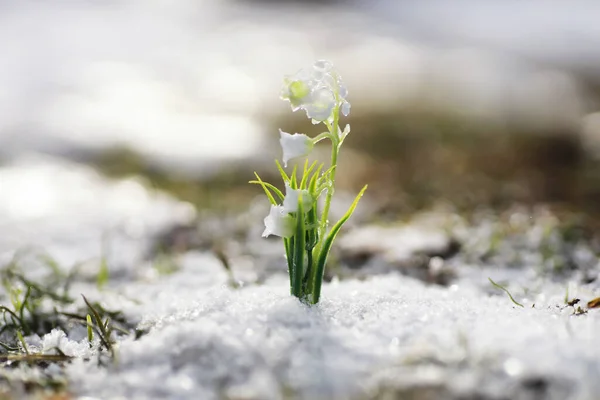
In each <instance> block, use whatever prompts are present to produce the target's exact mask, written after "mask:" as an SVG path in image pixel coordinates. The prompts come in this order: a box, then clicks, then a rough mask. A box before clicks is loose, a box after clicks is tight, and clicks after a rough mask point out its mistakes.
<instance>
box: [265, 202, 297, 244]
mask: <svg viewBox="0 0 600 400" xmlns="http://www.w3.org/2000/svg"><path fill="white" fill-rule="evenodd" d="M294 225H295V221H294V217H292V216H291V215H290V214H288V213H286V212H285V211H284V210H283V206H274V205H272V206H271V210H270V211H269V215H267V216H266V217H265V230H264V232H263V234H262V236H263V237H268V236H269V235H275V236H280V237H284V238H288V237H292V236H294Z"/></svg>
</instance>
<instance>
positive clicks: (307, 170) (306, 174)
mask: <svg viewBox="0 0 600 400" xmlns="http://www.w3.org/2000/svg"><path fill="white" fill-rule="evenodd" d="M315 165H317V162H316V161H313V163H312V164H311V165H310V167H308V160H306V162H305V163H304V173H303V174H302V182H300V189H303V190H304V189H306V183H307V182H308V177H309V176H310V173H311V172H312V170H313V169H315Z"/></svg>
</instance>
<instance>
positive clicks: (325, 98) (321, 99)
mask: <svg viewBox="0 0 600 400" xmlns="http://www.w3.org/2000/svg"><path fill="white" fill-rule="evenodd" d="M334 107H335V95H334V94H333V92H332V91H331V90H329V89H327V88H321V89H317V90H315V91H314V92H313V93H312V96H311V99H310V103H307V104H306V105H305V106H304V107H303V108H304V109H305V110H306V115H308V117H309V118H312V119H315V120H317V121H326V120H327V119H328V118H329V117H330V116H331V113H332V112H333V109H334Z"/></svg>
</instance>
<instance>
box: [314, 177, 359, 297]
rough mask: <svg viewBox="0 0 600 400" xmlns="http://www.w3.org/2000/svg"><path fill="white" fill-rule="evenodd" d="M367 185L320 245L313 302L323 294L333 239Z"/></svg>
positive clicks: (354, 207) (350, 214)
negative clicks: (325, 272) (323, 284)
mask: <svg viewBox="0 0 600 400" xmlns="http://www.w3.org/2000/svg"><path fill="white" fill-rule="evenodd" d="M367 186H368V185H365V186H364V187H363V188H362V190H361V191H360V192H359V193H358V195H356V198H355V199H354V201H353V202H352V204H351V205H350V208H348V211H346V214H344V216H343V217H342V218H341V219H340V220H339V221H338V222H337V223H336V224H335V225H334V226H333V227H332V228H331V231H330V232H329V234H328V235H327V238H326V239H325V240H324V241H323V244H322V245H321V247H320V253H319V255H318V258H317V266H316V268H315V271H314V275H313V278H312V279H311V281H312V285H313V288H312V295H313V298H312V303H313V304H316V303H318V302H319V297H320V296H321V284H322V282H323V272H324V271H325V263H326V262H327V256H328V255H329V250H331V245H332V244H333V241H334V240H335V237H336V235H337V234H338V232H339V231H340V229H342V225H344V223H345V222H346V221H347V220H348V219H349V218H350V217H351V216H352V213H353V212H354V210H355V209H356V206H357V205H358V201H359V200H360V198H361V197H362V196H363V194H364V193H365V190H367Z"/></svg>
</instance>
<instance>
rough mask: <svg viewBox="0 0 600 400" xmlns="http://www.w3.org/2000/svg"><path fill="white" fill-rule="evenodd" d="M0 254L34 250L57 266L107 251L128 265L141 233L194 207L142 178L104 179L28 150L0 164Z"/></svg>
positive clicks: (122, 266)
mask: <svg viewBox="0 0 600 400" xmlns="http://www.w3.org/2000/svg"><path fill="white" fill-rule="evenodd" d="M0 190H1V195H0V229H2V231H3V232H10V235H2V236H0V260H3V261H6V260H8V259H10V258H12V257H13V256H14V255H15V254H16V253H19V252H23V253H27V252H28V251H29V252H31V251H32V250H33V251H41V252H46V253H47V254H50V255H52V257H53V258H54V259H55V260H56V261H57V262H58V263H59V264H61V265H69V266H72V265H73V264H75V263H80V262H82V261H89V260H94V259H99V258H100V257H101V256H105V257H107V259H108V260H109V261H110V265H111V266H113V267H114V268H115V270H114V271H113V272H117V271H118V270H121V272H122V271H124V270H131V268H132V266H133V265H135V264H138V263H140V262H141V261H143V259H144V257H146V255H147V254H146V253H147V252H148V248H147V247H148V244H149V243H148V239H149V238H150V237H152V236H153V235H156V234H158V233H159V232H161V231H162V230H164V229H166V228H168V227H171V226H173V225H177V224H186V223H190V222H191V221H193V220H194V218H195V216H196V213H195V210H194V208H193V207H192V206H191V205H190V204H187V203H184V202H179V201H176V200H174V199H173V198H171V197H170V196H167V195H165V194H162V193H158V192H152V191H149V190H148V189H146V188H145V186H144V185H143V183H142V182H139V181H137V180H135V179H125V180H121V181H118V182H111V181H109V180H108V179H106V178H103V177H101V176H100V175H99V174H98V173H97V172H96V171H94V170H93V169H92V168H90V167H88V166H84V165H81V164H78V163H74V162H70V161H65V160H63V159H59V158H54V157H49V156H40V155H35V154H28V155H26V156H23V157H20V158H18V159H17V160H15V161H14V162H13V163H11V164H10V165H9V166H5V167H4V168H1V169H0Z"/></svg>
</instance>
